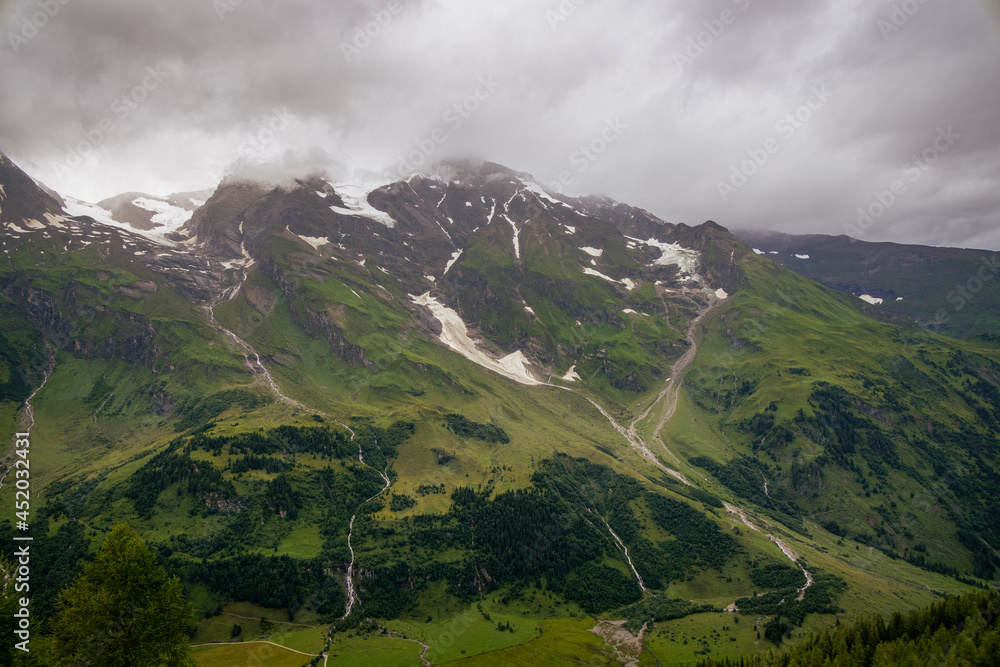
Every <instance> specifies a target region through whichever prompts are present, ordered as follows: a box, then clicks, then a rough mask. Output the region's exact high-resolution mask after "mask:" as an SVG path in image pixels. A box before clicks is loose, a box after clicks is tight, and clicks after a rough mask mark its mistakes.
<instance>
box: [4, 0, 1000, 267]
mask: <svg viewBox="0 0 1000 667" xmlns="http://www.w3.org/2000/svg"><path fill="white" fill-rule="evenodd" d="M219 1H220V2H222V3H228V4H225V5H223V6H225V7H230V8H231V9H232V11H226V12H225V13H224V14H223V15H222V17H221V19H220V16H219V15H218V14H217V7H218V6H219V5H218V3H216V2H215V0H181V1H178V2H172V3H169V4H167V3H162V2H153V1H152V0H138V1H136V0H133V1H126V0H89V1H88V2H81V1H80V0H71V1H70V2H68V3H67V4H66V5H64V6H61V9H60V11H59V12H58V14H57V15H56V16H54V17H52V18H51V19H49V20H48V21H47V25H45V27H44V28H40V29H39V30H38V34H37V36H34V37H32V38H31V39H30V40H29V41H27V43H26V44H21V45H20V48H19V49H18V52H17V53H15V52H14V49H13V48H12V44H11V41H10V35H11V34H15V35H16V34H17V31H18V30H19V29H20V28H19V26H21V25H23V20H24V18H25V17H30V16H31V15H32V13H33V12H36V11H37V10H38V4H37V0H23V1H20V2H8V3H6V4H5V5H2V8H3V13H2V20H3V35H4V37H5V39H4V40H3V43H2V44H0V81H2V82H3V84H4V89H5V94H4V95H3V97H2V98H0V150H3V151H5V152H7V153H8V154H10V155H11V157H12V158H14V159H15V160H17V161H19V162H20V163H21V164H22V165H24V166H25V167H27V168H28V169H29V170H30V171H32V173H33V175H35V176H37V177H38V178H40V179H42V180H44V181H46V182H48V183H49V184H50V185H52V186H53V187H56V188H57V189H59V190H61V191H64V192H66V193H67V194H70V195H77V196H83V197H86V198H90V199H98V198H102V197H105V196H108V195H112V194H116V193H118V192H121V191H126V190H145V191H154V192H159V193H166V192H169V191H180V190H188V189H194V188H203V187H206V186H209V185H211V184H212V183H213V182H217V181H218V180H219V179H221V177H222V176H223V175H224V174H225V173H226V172H227V171H228V170H232V169H234V168H239V167H243V166H245V165H246V163H247V161H248V160H250V161H253V160H257V161H269V162H275V163H277V164H278V165H280V166H282V168H283V169H286V170H294V169H297V168H301V169H314V168H317V166H321V165H322V163H325V165H326V167H327V168H328V169H332V170H334V171H335V172H337V173H343V174H349V173H350V172H352V171H353V172H354V173H355V174H359V173H362V172H364V173H367V174H368V175H369V177H370V175H371V173H373V172H378V171H380V170H383V169H386V168H390V169H397V168H399V166H400V165H401V164H404V163H403V160H404V159H405V158H406V157H407V156H408V155H410V154H413V152H414V151H415V150H418V149H417V147H418V146H419V145H427V141H428V138H429V137H431V136H432V133H433V132H434V131H435V130H436V129H441V130H443V131H444V132H445V134H444V137H445V141H444V142H443V143H435V144H434V146H433V150H432V151H430V155H429V156H427V157H426V159H427V160H428V161H433V160H438V159H442V158H445V157H452V156H461V157H474V158H480V159H488V160H492V161H496V162H501V163H504V164H507V165H509V166H511V167H513V168H515V169H518V170H520V171H527V172H529V173H533V174H534V175H535V176H536V177H537V178H538V180H540V181H542V182H550V181H554V180H555V179H557V178H558V176H559V175H560V172H567V171H569V172H570V174H571V179H570V181H569V183H568V184H566V185H565V189H566V190H567V191H568V192H571V193H573V194H585V193H591V192H600V193H605V194H608V195H610V196H612V197H615V198H617V199H619V200H622V201H626V202H629V203H633V204H635V205H638V206H642V207H644V208H647V209H649V210H650V211H652V212H654V213H656V214H658V215H660V216H661V217H663V218H664V219H667V220H671V221H677V222H688V223H698V222H701V221H703V220H705V219H708V218H712V219H715V220H717V221H718V222H720V223H722V224H725V225H729V226H732V227H753V226H757V227H767V228H774V229H780V230H782V231H790V232H804V233H805V232H808V233H830V234H839V233H842V232H843V231H844V227H845V225H848V224H850V223H851V222H853V221H854V220H855V219H856V217H857V208H858V207H859V206H865V205H867V204H868V203H869V202H870V201H871V200H872V197H873V193H875V192H877V191H878V190H880V189H884V188H886V187H888V186H889V185H890V184H891V183H892V182H893V181H894V180H895V179H898V178H900V174H901V172H902V170H903V169H904V165H905V164H906V162H907V160H909V159H910V157H911V156H912V155H913V154H914V153H916V152H918V151H921V150H923V149H924V148H926V147H927V145H928V142H931V141H933V139H934V136H935V132H936V131H937V129H938V128H939V127H947V126H952V127H953V128H954V129H955V131H956V132H959V133H961V135H962V139H961V141H959V142H958V143H957V144H956V145H955V146H954V147H953V148H951V149H949V150H948V151H947V152H946V153H944V154H942V155H941V156H940V157H939V159H938V160H937V161H936V163H935V164H934V165H933V166H932V168H930V169H928V170H927V171H926V172H925V173H924V174H922V176H921V178H920V179H919V180H917V181H914V182H910V183H908V189H907V192H906V193H905V195H903V196H901V197H899V199H898V201H897V202H896V203H894V204H893V206H891V207H890V208H889V210H888V211H887V212H886V213H885V215H884V216H883V217H882V218H880V219H879V220H878V221H877V223H876V224H874V225H872V226H871V227H870V228H869V229H867V230H865V238H872V239H876V238H878V239H890V240H898V241H903V242H927V243H935V244H944V243H947V244H955V245H981V246H986V247H991V248H1000V232H998V231H997V229H998V228H1000V224H998V223H1000V219H998V215H1000V188H997V187H996V186H997V179H998V177H997V174H1000V124H998V123H997V122H996V120H995V119H996V117H997V111H998V110H1000V89H998V87H997V86H996V81H997V80H998V79H1000V77H998V74H1000V9H998V7H1000V3H997V2H996V1H995V0H991V1H990V2H987V1H986V0H982V1H981V2H979V3H974V2H966V3H942V2H934V1H933V0H928V1H927V2H925V3H922V4H921V3H919V2H918V0H910V5H907V6H911V5H912V6H913V7H919V10H918V11H916V12H915V13H914V14H913V15H912V16H910V15H907V16H904V19H905V20H904V21H903V24H902V25H899V26H893V27H898V30H894V31H892V32H891V33H889V34H883V33H884V32H885V30H886V29H885V24H882V26H881V27H880V24H879V21H880V20H883V21H885V20H890V21H891V18H890V17H892V12H893V7H894V5H895V6H902V5H903V2H902V1H901V0H880V1H877V2H866V1H863V0H822V1H820V2H815V3H803V2H798V1H794V0H780V1H778V0H773V1H770V2H766V3H765V2H764V1H763V0H710V1H708V2H706V1H704V0H671V1H667V2H662V1H654V0H632V1H631V2H625V0H605V1H602V2H599V1H597V0H589V1H581V0H507V1H506V2H503V3H497V2H492V1H489V0H462V1H458V0H412V1H409V2H404V1H403V0H399V5H398V7H397V6H396V5H394V4H392V3H390V2H389V0H367V1H364V2H362V1H354V0H341V1H338V2H319V1H317V0H287V1H284V2H280V3H276V2H264V0H243V1H242V2H239V3H237V2H236V1H235V0H219ZM393 9H397V10H398V11H391V10H393ZM724 11H728V12H731V13H730V14H726V15H724V14H723V12H724ZM723 16H726V17H728V18H729V19H732V20H730V21H729V22H728V23H727V24H725V25H721V24H720V17H723ZM896 18H897V19H899V16H898V15H897V16H896ZM379 20H381V21H382V23H383V24H384V25H382V24H379V23H378V21H379ZM706 21H707V22H708V25H707V26H706ZM366 28H367V29H368V31H369V33H371V35H373V36H365V35H364V31H365V29H366ZM359 31H360V33H359ZM706 31H707V32H706ZM359 34H360V35H361V36H360V37H359ZM355 39H358V42H357V43H355ZM365 40H367V42H368V43H365ZM692 40H693V42H694V43H695V44H698V43H699V40H700V51H699V49H698V48H692V50H691V51H690V52H689V51H687V49H688V47H690V45H691V44H692ZM345 49H346V50H347V51H348V54H347V55H345ZM690 54H694V56H693V57H692V56H691V55H690ZM685 57H686V58H688V60H687V61H686V62H685V61H684V58H685ZM678 63H680V66H679V65H678ZM147 67H154V68H162V70H163V71H165V72H167V73H168V76H167V77H166V78H165V79H164V81H163V82H162V85H160V86H158V87H157V88H156V89H153V90H149V91H146V94H145V96H144V99H143V101H142V102H141V103H138V104H135V105H134V106H135V108H134V109H133V108H131V107H129V113H128V115H127V116H126V117H124V118H123V117H121V114H120V113H115V112H114V111H113V109H114V108H118V109H119V110H120V109H121V107H120V105H119V106H118V107H115V106H114V105H115V104H116V102H120V101H121V100H122V98H123V97H124V96H128V95H130V94H131V92H132V91H134V90H135V89H136V87H137V86H141V85H142V81H143V77H144V73H145V72H146V71H147V70H146V68H147ZM480 77H491V78H492V79H494V80H496V81H497V82H499V84H500V86H499V88H498V89H497V90H496V91H494V92H492V93H491V94H490V95H489V96H488V97H487V98H486V99H481V100H477V101H476V104H475V106H476V109H475V111H473V112H468V110H464V111H466V112H467V113H463V114H462V115H459V116H456V115H455V113H454V112H452V113H451V115H448V114H449V110H450V109H454V105H455V104H460V105H461V104H462V103H463V101H464V100H467V99H469V96H470V95H474V93H475V91H476V89H477V86H478V85H479V84H478V83H477V82H478V80H479V78H480ZM814 86H827V87H828V88H829V90H831V91H832V92H833V96H832V98H831V99H830V100H829V101H827V102H825V103H824V104H823V105H822V106H821V107H820V108H818V109H815V110H812V112H811V113H810V118H809V119H808V121H807V122H804V123H801V127H796V128H795V132H794V133H793V134H792V135H791V136H785V135H784V134H783V133H782V132H779V130H778V129H777V128H776V123H777V122H778V121H779V120H780V119H781V118H783V117H784V116H785V115H786V114H788V113H795V112H796V110H798V109H799V108H800V107H801V106H802V105H803V104H804V103H805V101H806V100H807V99H808V97H809V95H810V90H811V88H812V87H814ZM276 110H281V112H282V113H285V114H287V115H288V117H289V118H290V120H289V122H288V123H287V124H286V125H285V126H283V127H282V129H281V131H280V132H276V133H275V136H274V137H273V139H272V140H271V141H269V142H267V144H266V145H264V146H262V147H261V149H260V150H254V151H249V152H248V151H247V150H246V146H247V142H248V141H250V140H252V139H254V138H256V137H258V136H259V135H260V133H261V128H262V123H266V118H267V117H268V116H269V115H273V114H274V113H276ZM466 116H467V117H466ZM616 117H617V118H620V119H621V122H623V123H624V124H625V125H626V126H627V129H625V130H624V131H623V132H622V134H621V136H620V137H616V139H615V141H613V142H612V143H611V144H610V145H607V146H606V147H603V148H606V150H603V152H602V154H601V155H599V156H596V158H595V159H594V160H589V159H585V160H580V153H579V149H580V148H581V147H582V146H586V145H588V144H590V143H591V142H592V141H596V143H595V146H596V147H598V148H602V146H601V144H600V141H597V139H598V137H599V136H600V132H601V130H602V128H603V127H604V126H605V123H606V122H607V121H608V119H613V118H616ZM459 118H460V119H461V122H456V120H457V119H459ZM105 119H110V120H112V121H113V122H114V127H113V132H111V133H110V134H108V135H107V136H105V137H103V138H102V140H101V141H100V146H99V149H100V152H99V156H98V157H96V158H92V159H89V160H86V161H84V162H83V164H82V165H81V166H79V167H76V168H74V169H72V170H69V172H68V173H67V172H66V170H63V169H59V168H58V167H57V165H58V164H60V163H62V162H64V161H65V160H66V156H67V155H68V154H69V153H72V151H73V150H74V148H73V147H74V146H76V145H79V144H80V142H81V141H84V140H85V139H86V137H87V136H88V135H87V134H86V133H87V132H91V133H92V132H93V130H94V128H95V127H99V125H100V123H101V122H102V121H103V120H105ZM262 119H264V120H262ZM785 129H786V130H787V126H786V128H785ZM91 136H93V135H91ZM768 139H775V140H777V141H778V142H779V148H780V150H779V151H778V152H777V153H775V154H774V155H771V156H770V157H769V159H768V161H767V163H766V164H764V165H763V166H761V167H759V168H758V169H756V170H755V171H756V173H755V174H754V175H753V176H752V177H750V178H748V179H747V183H746V184H745V185H744V186H742V187H740V188H739V189H738V191H737V192H736V193H735V194H734V195H733V196H731V197H730V198H729V199H728V201H723V199H722V197H720V195H719V192H718V183H719V181H724V180H726V179H727V178H728V177H729V176H730V174H731V169H732V167H733V166H734V165H739V164H740V163H742V162H743V161H745V160H746V159H747V156H748V153H747V151H754V150H758V149H759V148H760V147H761V146H763V145H764V142H765V141H767V140H768ZM584 164H585V166H586V168H585V169H584V168H583V166H584Z"/></svg>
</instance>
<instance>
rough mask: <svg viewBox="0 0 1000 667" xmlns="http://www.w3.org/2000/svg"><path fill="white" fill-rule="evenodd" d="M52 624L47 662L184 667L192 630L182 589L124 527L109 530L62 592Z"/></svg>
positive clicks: (104, 666)
mask: <svg viewBox="0 0 1000 667" xmlns="http://www.w3.org/2000/svg"><path fill="white" fill-rule="evenodd" d="M57 606H58V612H57V613H56V616H55V617H54V618H53V620H52V623H51V629H52V633H51V637H50V641H49V643H48V647H47V648H48V650H49V651H51V652H52V657H53V659H54V661H53V664H60V665H76V664H85V665H92V666H93V667H139V666H140V665H141V666H142V667H182V666H184V667H186V666H188V665H191V664H193V663H192V662H191V660H190V658H189V657H188V655H189V653H190V647H189V644H188V639H189V633H190V632H191V631H192V630H193V628H194V626H195V621H194V614H193V611H192V609H191V606H190V605H189V604H188V603H187V602H186V601H185V599H184V594H183V590H182V588H181V583H180V581H179V580H178V579H177V578H176V577H168V576H167V573H166V572H165V571H164V570H163V568H162V567H160V566H159V565H158V564H157V563H156V557H155V556H154V555H153V553H152V552H151V551H150V550H149V548H148V547H146V545H145V544H143V542H142V540H141V539H140V538H139V536H138V535H136V534H135V533H134V532H133V531H132V530H131V529H129V527H128V526H126V525H124V524H122V525H119V526H116V527H115V528H114V530H112V531H111V533H110V535H108V537H107V539H106V540H105V541H104V545H103V547H102V548H101V551H100V553H98V554H97V558H96V559H95V560H94V562H93V563H91V564H89V565H88V566H87V567H86V568H84V571H83V572H82V573H80V575H79V576H78V577H77V578H76V579H75V580H74V581H73V583H72V584H70V585H69V586H67V587H66V588H65V589H63V591H62V593H60V595H59V601H58V604H57Z"/></svg>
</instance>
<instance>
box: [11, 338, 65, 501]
mask: <svg viewBox="0 0 1000 667" xmlns="http://www.w3.org/2000/svg"><path fill="white" fill-rule="evenodd" d="M45 350H46V352H48V355H49V356H48V363H47V364H46V366H45V370H44V371H42V383H41V384H40V385H38V386H37V387H35V390H34V391H33V392H31V395H29V396H28V398H26V399H24V410H23V411H22V412H21V418H20V419H19V420H18V423H19V424H23V423H24V418H25V417H27V418H28V426H27V428H25V429H24V433H31V429H32V428H34V426H35V406H33V405H32V404H31V400H32V399H33V398H35V396H36V395H37V394H38V392H40V391H41V390H42V387H44V386H45V383H47V382H48V381H49V378H50V377H52V372H53V371H54V370H55V368H56V355H55V354H53V352H52V348H51V347H49V344H48V343H46V344H45ZM16 444H17V443H16V442H15V444H14V446H11V448H10V452H9V453H8V454H7V455H6V456H4V460H5V461H6V460H8V459H10V457H11V456H13V455H14V450H15V449H16ZM11 470H13V466H12V467H11V468H10V469H8V470H6V471H5V472H4V474H3V477H0V489H2V488H3V483H4V482H5V481H7V475H8V474H10V471H11Z"/></svg>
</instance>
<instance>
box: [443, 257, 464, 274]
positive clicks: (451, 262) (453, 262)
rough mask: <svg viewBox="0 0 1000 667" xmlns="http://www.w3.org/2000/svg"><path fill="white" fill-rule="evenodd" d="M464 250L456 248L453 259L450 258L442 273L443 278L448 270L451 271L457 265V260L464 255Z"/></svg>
mask: <svg viewBox="0 0 1000 667" xmlns="http://www.w3.org/2000/svg"><path fill="white" fill-rule="evenodd" d="M462 252H463V251H462V250H456V251H455V252H453V253H452V254H451V259H449V260H448V265H447V266H445V267H444V273H442V274H441V277H442V278H443V277H445V276H446V275H448V271H450V270H451V267H453V266H454V265H455V262H457V261H458V258H459V257H461V256H462Z"/></svg>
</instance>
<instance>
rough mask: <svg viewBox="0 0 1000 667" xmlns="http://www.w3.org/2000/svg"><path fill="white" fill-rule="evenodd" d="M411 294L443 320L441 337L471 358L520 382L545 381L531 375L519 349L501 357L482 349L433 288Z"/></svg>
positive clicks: (446, 343)
mask: <svg viewBox="0 0 1000 667" xmlns="http://www.w3.org/2000/svg"><path fill="white" fill-rule="evenodd" d="M410 298H411V299H412V300H413V302H414V303H415V304H417V305H418V306H425V307H426V308H428V309H429V310H430V311H431V314H432V315H434V317H435V318H437V320H438V321H439V322H440V323H441V335H440V336H439V340H440V341H441V342H442V343H443V344H444V345H446V346H448V347H450V348H451V349H452V350H454V351H456V352H458V353H459V354H461V355H462V356H463V357H465V358H466V359H468V360H469V361H471V362H473V363H475V364H478V365H479V366H482V367H483V368H486V369H489V370H491V371H493V372H494V373H497V374H499V375H502V376H504V377H505V378H508V379H510V380H514V381H515V382H518V383H520V384H524V385H532V386H535V385H543V384H545V383H544V382H540V381H538V380H536V379H535V378H534V376H532V374H531V364H530V363H529V362H528V360H527V358H526V357H525V356H524V353H523V352H521V351H520V350H517V351H516V352H513V353H511V354H509V355H507V356H506V357H504V358H502V359H493V358H492V357H490V356H489V355H487V354H486V353H485V352H483V351H482V350H480V349H479V347H478V346H477V345H476V343H475V341H473V340H472V339H471V338H470V337H469V330H468V328H467V327H466V326H465V322H463V321H462V318H461V317H460V316H459V314H458V313H457V312H455V311H454V310H452V309H451V308H449V307H448V306H445V305H444V304H442V303H441V302H439V301H438V300H437V299H435V298H434V297H432V296H431V293H430V292H425V293H424V294H422V295H420V296H413V295H412V294H411V295H410Z"/></svg>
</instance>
